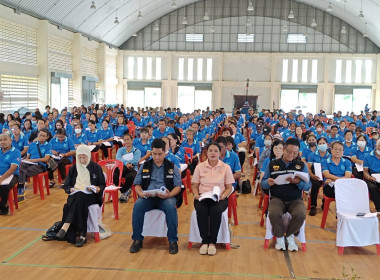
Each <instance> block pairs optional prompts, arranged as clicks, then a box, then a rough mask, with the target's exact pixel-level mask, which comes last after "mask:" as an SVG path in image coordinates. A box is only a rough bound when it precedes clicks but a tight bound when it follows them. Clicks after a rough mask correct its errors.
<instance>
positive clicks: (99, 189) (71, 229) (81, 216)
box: [57, 145, 106, 247]
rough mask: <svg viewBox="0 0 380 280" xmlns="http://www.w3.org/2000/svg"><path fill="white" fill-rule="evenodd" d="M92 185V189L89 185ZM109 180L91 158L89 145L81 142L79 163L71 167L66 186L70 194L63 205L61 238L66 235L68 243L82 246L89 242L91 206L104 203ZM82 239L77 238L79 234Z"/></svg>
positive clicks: (58, 235) (78, 150) (59, 236)
mask: <svg viewBox="0 0 380 280" xmlns="http://www.w3.org/2000/svg"><path fill="white" fill-rule="evenodd" d="M90 186H91V188H89V187H90ZM105 187H106V182H105V178H104V174H103V170H102V168H101V167H100V166H99V165H98V164H97V163H95V162H93V161H91V151H90V148H89V147H88V146H86V145H79V146H78V148H77V151H76V164H75V165H73V166H72V167H71V168H70V171H69V174H68V176H67V179H66V181H65V185H64V186H63V189H64V190H65V192H66V193H68V194H69V196H68V198H67V203H66V204H65V205H64V206H63V215H62V222H63V226H62V228H61V229H60V230H59V232H58V233H57V237H58V238H63V237H65V236H67V241H68V242H69V243H73V244H75V243H76V246H77V247H82V246H83V245H84V244H85V243H86V234H87V218H88V207H89V206H90V205H92V204H98V205H99V206H101V205H102V203H103V191H104V188H105ZM77 232H78V233H79V236H80V237H79V239H78V240H77V241H76V233H77Z"/></svg>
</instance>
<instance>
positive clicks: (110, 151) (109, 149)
mask: <svg viewBox="0 0 380 280" xmlns="http://www.w3.org/2000/svg"><path fill="white" fill-rule="evenodd" d="M99 151H102V160H106V159H112V147H109V148H107V151H108V158H106V156H105V155H104V152H103V150H102V149H99Z"/></svg>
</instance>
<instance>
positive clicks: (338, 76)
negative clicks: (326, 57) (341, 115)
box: [335, 59, 343, 112]
mask: <svg viewBox="0 0 380 280" xmlns="http://www.w3.org/2000/svg"><path fill="white" fill-rule="evenodd" d="M335 82H336V83H341V82H342V60H341V59H338V60H337V61H336V69H335ZM336 112H337V111H336ZM342 112H343V111H342Z"/></svg>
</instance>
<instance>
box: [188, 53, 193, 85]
mask: <svg viewBox="0 0 380 280" xmlns="http://www.w3.org/2000/svg"><path fill="white" fill-rule="evenodd" d="M193 74H194V58H189V59H188V60H187V79H188V80H189V81H192V80H193V79H194V77H193Z"/></svg>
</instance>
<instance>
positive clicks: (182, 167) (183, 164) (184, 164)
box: [180, 163, 187, 172]
mask: <svg viewBox="0 0 380 280" xmlns="http://www.w3.org/2000/svg"><path fill="white" fill-rule="evenodd" d="M180 165H181V172H182V171H184V170H186V168H187V164H186V163H180Z"/></svg>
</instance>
